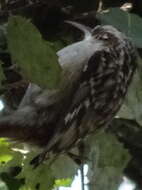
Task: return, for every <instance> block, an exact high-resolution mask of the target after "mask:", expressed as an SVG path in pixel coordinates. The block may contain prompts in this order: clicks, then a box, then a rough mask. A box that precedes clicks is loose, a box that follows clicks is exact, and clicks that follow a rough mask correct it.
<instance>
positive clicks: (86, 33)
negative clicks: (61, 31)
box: [65, 20, 92, 38]
mask: <svg viewBox="0 0 142 190" xmlns="http://www.w3.org/2000/svg"><path fill="white" fill-rule="evenodd" d="M65 23H68V24H71V25H72V26H74V27H76V28H78V29H79V30H81V31H82V32H83V33H84V36H85V38H87V37H88V36H91V31H92V28H90V27H88V26H85V25H83V24H80V23H78V22H74V21H68V20H67V21H65Z"/></svg>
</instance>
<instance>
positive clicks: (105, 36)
mask: <svg viewBox="0 0 142 190" xmlns="http://www.w3.org/2000/svg"><path fill="white" fill-rule="evenodd" d="M101 38H102V40H108V39H109V36H108V35H107V34H104V35H103V36H102V37H101Z"/></svg>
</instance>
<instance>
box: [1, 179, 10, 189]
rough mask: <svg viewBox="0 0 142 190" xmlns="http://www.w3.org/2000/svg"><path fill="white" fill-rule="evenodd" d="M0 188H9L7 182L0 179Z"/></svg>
mask: <svg viewBox="0 0 142 190" xmlns="http://www.w3.org/2000/svg"><path fill="white" fill-rule="evenodd" d="M0 190H8V188H7V186H6V184H5V183H4V182H3V181H2V180H0Z"/></svg>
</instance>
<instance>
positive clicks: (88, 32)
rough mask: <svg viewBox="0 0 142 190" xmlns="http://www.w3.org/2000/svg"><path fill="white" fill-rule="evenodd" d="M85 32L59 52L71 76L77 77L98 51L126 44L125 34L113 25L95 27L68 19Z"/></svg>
mask: <svg viewBox="0 0 142 190" xmlns="http://www.w3.org/2000/svg"><path fill="white" fill-rule="evenodd" d="M66 23H69V24H71V25H73V26H74V27H76V28H78V29H79V30H81V31H82V32H83V33H84V38H83V40H81V41H79V42H76V43H73V44H71V45H68V46H67V47H65V48H63V49H61V50H60V51H58V52H57V55H58V57H59V63H60V65H61V67H62V68H63V70H66V71H69V76H71V78H73V77H74V78H76V77H75V76H78V73H80V71H81V69H82V68H83V66H84V64H86V63H87V62H88V61H89V59H90V58H91V57H92V55H93V54H94V53H95V52H96V51H101V50H104V49H107V48H112V49H113V48H115V47H117V48H119V46H123V45H124V46H125V44H124V43H125V40H124V39H125V38H126V37H125V35H123V34H122V33H121V32H119V31H118V30H117V29H115V28H114V27H113V26H109V25H106V26H100V25H99V26H97V27H95V28H94V29H92V28H90V27H87V26H84V25H82V24H79V23H77V22H72V21H66Z"/></svg>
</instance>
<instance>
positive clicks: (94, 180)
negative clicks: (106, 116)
mask: <svg viewBox="0 0 142 190" xmlns="http://www.w3.org/2000/svg"><path fill="white" fill-rule="evenodd" d="M86 145H87V149H86V155H88V156H89V160H90V161H89V162H88V165H89V173H88V177H89V179H90V180H91V182H90V183H91V184H93V186H94V188H95V189H97V190H106V189H109V190H114V189H117V188H118V185H119V182H120V179H121V177H122V175H123V170H124V168H125V167H126V165H127V163H128V161H129V160H130V156H129V153H128V150H127V149H124V147H123V145H122V144H121V143H119V142H118V140H117V139H116V137H115V136H113V135H111V134H108V133H104V132H102V131H101V132H99V133H98V134H96V135H90V136H89V137H88V138H87V141H86Z"/></svg>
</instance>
